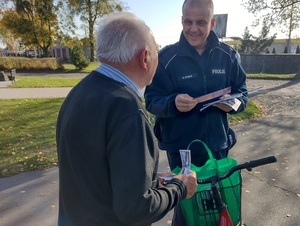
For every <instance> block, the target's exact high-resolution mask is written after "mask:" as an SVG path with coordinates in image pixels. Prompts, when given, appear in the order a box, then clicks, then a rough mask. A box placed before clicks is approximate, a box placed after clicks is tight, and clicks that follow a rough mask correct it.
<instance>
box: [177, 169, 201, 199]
mask: <svg viewBox="0 0 300 226" xmlns="http://www.w3.org/2000/svg"><path fill="white" fill-rule="evenodd" d="M174 178H177V179H179V180H181V181H182V182H183V183H184V184H185V186H186V188H187V195H186V198H187V199H189V198H191V197H192V196H193V195H194V194H195V192H196V188H197V186H198V184H197V178H196V173H195V171H192V170H191V172H190V174H179V175H177V176H175V177H174Z"/></svg>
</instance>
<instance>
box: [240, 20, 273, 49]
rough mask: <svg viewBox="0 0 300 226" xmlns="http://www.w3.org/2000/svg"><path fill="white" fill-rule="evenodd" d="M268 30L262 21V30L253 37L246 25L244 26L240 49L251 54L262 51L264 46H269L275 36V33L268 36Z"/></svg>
mask: <svg viewBox="0 0 300 226" xmlns="http://www.w3.org/2000/svg"><path fill="white" fill-rule="evenodd" d="M269 32H270V29H269V27H268V26H267V23H263V27H262V30H261V31H260V33H259V36H258V37H255V36H253V35H252V34H250V31H249V29H248V27H246V29H245V32H244V34H243V39H242V44H241V48H240V51H241V52H243V53H251V54H257V53H260V52H264V51H265V50H266V48H267V47H269V46H270V45H271V44H272V43H273V41H274V39H275V38H276V34H275V35H273V36H271V37H269V38H268V35H269Z"/></svg>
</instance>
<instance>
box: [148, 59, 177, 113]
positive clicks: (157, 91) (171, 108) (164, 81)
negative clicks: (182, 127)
mask: <svg viewBox="0 0 300 226" xmlns="http://www.w3.org/2000/svg"><path fill="white" fill-rule="evenodd" d="M178 94H179V93H177V92H176V90H175V88H174V85H173V82H172V80H171V79H170V76H169V74H168V72H167V70H166V69H165V68H164V65H163V64H162V63H161V62H159V65H158V67H157V70H156V73H155V75H154V78H153V81H152V83H151V85H149V86H147V87H146V90H145V94H144V95H145V102H146V109H147V110H148V111H149V112H151V113H152V114H154V115H156V116H158V117H162V118H169V117H175V116H177V115H179V114H180V112H179V111H178V109H177V108H176V106H175V98H176V96H177V95H178Z"/></svg>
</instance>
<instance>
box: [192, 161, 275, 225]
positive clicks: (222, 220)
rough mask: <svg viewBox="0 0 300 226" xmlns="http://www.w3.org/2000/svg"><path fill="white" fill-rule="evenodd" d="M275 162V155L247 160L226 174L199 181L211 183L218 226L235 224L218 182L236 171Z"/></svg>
mask: <svg viewBox="0 0 300 226" xmlns="http://www.w3.org/2000/svg"><path fill="white" fill-rule="evenodd" d="M274 162H277V159H276V157H275V156H269V157H266V158H262V159H257V160H252V161H249V162H245V163H243V164H239V165H237V166H234V167H232V168H231V169H229V170H228V172H226V173H225V174H222V175H216V176H213V177H210V178H207V179H204V180H198V181H197V182H198V184H207V183H210V184H211V189H212V193H213V195H214V199H215V202H216V206H217V210H218V213H219V223H218V226H234V225H233V223H232V220H231V217H230V215H229V212H228V209H227V205H226V203H224V201H223V200H222V196H221V193H220V191H219V190H218V188H217V184H218V182H219V181H221V180H223V179H225V178H228V177H230V176H231V175H232V174H233V173H234V172H236V171H238V170H242V169H247V170H248V171H251V170H252V168H254V167H258V166H262V165H266V164H270V163H274ZM240 223H241V222H240Z"/></svg>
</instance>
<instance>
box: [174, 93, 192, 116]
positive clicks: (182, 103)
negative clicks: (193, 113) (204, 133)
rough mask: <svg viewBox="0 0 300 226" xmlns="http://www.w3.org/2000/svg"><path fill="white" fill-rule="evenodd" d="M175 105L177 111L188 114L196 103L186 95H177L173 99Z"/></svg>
mask: <svg viewBox="0 0 300 226" xmlns="http://www.w3.org/2000/svg"><path fill="white" fill-rule="evenodd" d="M175 105H176V108H177V109H178V111H180V112H188V111H190V110H192V109H193V108H194V107H195V106H196V105H197V101H196V100H195V99H194V98H193V97H190V96H189V95H187V94H179V95H177V96H176V98H175Z"/></svg>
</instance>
